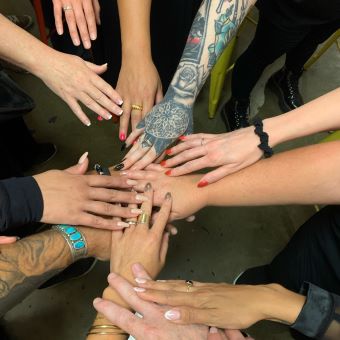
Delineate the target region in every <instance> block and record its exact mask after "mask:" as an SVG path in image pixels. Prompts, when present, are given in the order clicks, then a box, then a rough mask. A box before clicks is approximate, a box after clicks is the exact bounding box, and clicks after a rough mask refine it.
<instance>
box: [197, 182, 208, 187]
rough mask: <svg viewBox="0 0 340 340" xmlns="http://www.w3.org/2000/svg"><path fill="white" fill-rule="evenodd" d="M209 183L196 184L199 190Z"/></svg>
mask: <svg viewBox="0 0 340 340" xmlns="http://www.w3.org/2000/svg"><path fill="white" fill-rule="evenodd" d="M208 184H209V183H208V182H207V181H200V182H198V184H197V186H198V187H199V188H203V187H206V186H207V185H208Z"/></svg>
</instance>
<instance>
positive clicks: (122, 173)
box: [119, 171, 128, 176]
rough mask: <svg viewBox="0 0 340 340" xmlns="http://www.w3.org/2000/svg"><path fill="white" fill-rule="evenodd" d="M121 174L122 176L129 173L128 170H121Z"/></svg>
mask: <svg viewBox="0 0 340 340" xmlns="http://www.w3.org/2000/svg"><path fill="white" fill-rule="evenodd" d="M119 174H120V175H121V176H126V175H127V174H128V172H127V171H121V172H120V173H119Z"/></svg>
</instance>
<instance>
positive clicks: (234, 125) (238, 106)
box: [221, 98, 250, 131]
mask: <svg viewBox="0 0 340 340" xmlns="http://www.w3.org/2000/svg"><path fill="white" fill-rule="evenodd" d="M221 117H222V120H223V122H224V124H225V125H226V128H227V131H233V130H237V129H241V128H245V127H247V126H250V124H249V120H248V119H249V100H244V101H237V100H236V99H235V98H231V99H230V100H229V101H228V102H227V103H226V104H225V106H224V107H223V108H222V111H221Z"/></svg>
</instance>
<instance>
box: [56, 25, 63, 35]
mask: <svg viewBox="0 0 340 340" xmlns="http://www.w3.org/2000/svg"><path fill="white" fill-rule="evenodd" d="M57 33H58V34H59V35H62V34H63V30H62V29H61V28H60V27H57Z"/></svg>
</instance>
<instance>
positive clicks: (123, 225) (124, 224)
mask: <svg viewBox="0 0 340 340" xmlns="http://www.w3.org/2000/svg"><path fill="white" fill-rule="evenodd" d="M117 226H118V227H121V228H129V227H130V224H129V223H125V222H118V223H117Z"/></svg>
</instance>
